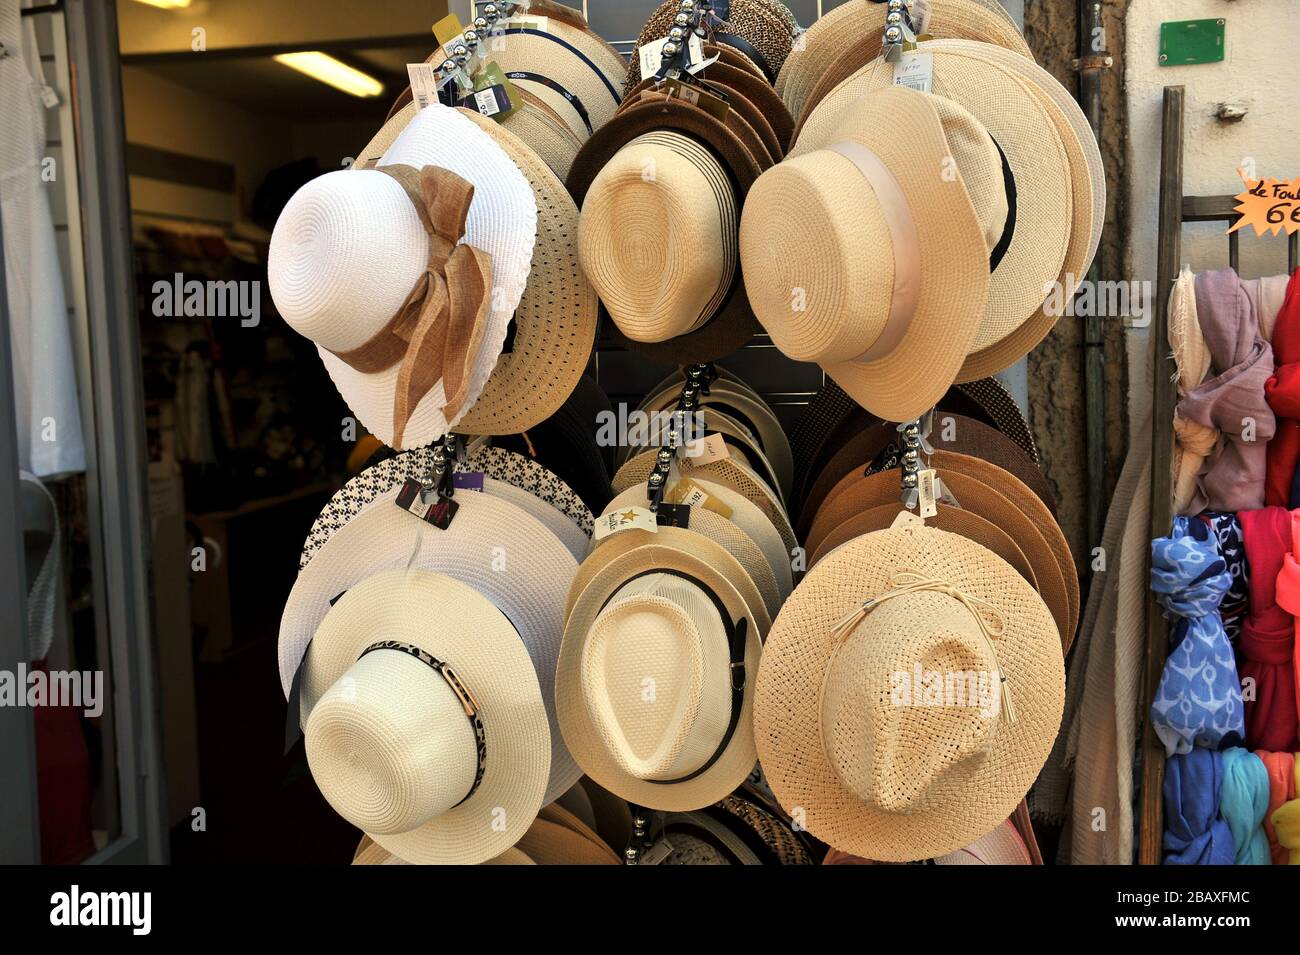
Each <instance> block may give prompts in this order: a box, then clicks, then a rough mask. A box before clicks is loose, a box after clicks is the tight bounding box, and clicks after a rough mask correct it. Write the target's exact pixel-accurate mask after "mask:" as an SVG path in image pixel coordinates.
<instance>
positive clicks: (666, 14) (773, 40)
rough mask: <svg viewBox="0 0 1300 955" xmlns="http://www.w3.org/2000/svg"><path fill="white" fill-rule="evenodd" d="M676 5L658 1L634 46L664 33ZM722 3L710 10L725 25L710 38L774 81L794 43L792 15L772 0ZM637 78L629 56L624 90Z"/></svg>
mask: <svg viewBox="0 0 1300 955" xmlns="http://www.w3.org/2000/svg"><path fill="white" fill-rule="evenodd" d="M680 6H681V5H680V3H678V0H665V2H664V3H662V4H660V5H659V6H658V7H657V8H656V9H655V11H654V12H653V13H652V14H650V17H649V19H647V20H646V22H645V26H643V27H642V28H641V35H640V36H639V37H637V41H636V46H637V48H638V49H639V48H640V47H642V46H644V45H645V44H647V43H649V42H650V41H652V40H659V39H662V38H663V37H666V36H668V31H669V30H671V29H672V27H673V18H674V17H675V16H676V15H677V13H678V11H679V10H680ZM723 6H724V5H723V4H721V3H714V4H713V7H714V13H715V14H716V15H717V16H718V17H720V18H721V19H722V20H725V21H726V27H725V28H720V29H719V30H718V31H717V32H715V33H714V34H713V36H712V40H713V42H714V43H715V44H725V45H726V46H729V47H731V48H732V49H734V50H736V51H738V52H739V53H741V54H742V55H743V56H744V57H745V58H746V59H747V60H749V61H750V62H751V63H753V64H754V65H755V66H757V67H758V68H759V70H760V71H761V72H762V74H763V76H764V77H765V78H766V79H767V81H768V82H769V83H772V82H775V80H776V77H777V75H778V74H779V73H780V72H781V67H782V66H783V65H784V64H785V60H786V57H788V56H789V55H790V48H791V46H792V45H793V43H794V34H795V30H796V29H797V27H798V24H797V23H796V22H795V20H794V17H793V15H791V14H790V12H789V10H785V11H783V12H778V10H777V5H776V4H774V3H770V2H765V0H730V2H729V3H728V4H726V9H723ZM782 6H784V5H782ZM639 82H641V62H640V60H639V59H638V58H637V57H636V56H633V57H632V60H631V62H630V63H629V64H628V70H627V83H626V84H625V86H624V90H625V91H626V90H631V89H632V87H634V86H636V85H637V84H638V83H639Z"/></svg>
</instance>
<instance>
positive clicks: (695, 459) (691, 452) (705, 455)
mask: <svg viewBox="0 0 1300 955" xmlns="http://www.w3.org/2000/svg"><path fill="white" fill-rule="evenodd" d="M684 450H685V452H686V457H688V458H689V459H690V461H691V464H692V465H693V466H695V467H701V466H703V465H705V464H712V463H713V462H714V461H721V460H723V459H724V458H729V457H731V452H730V451H729V450H727V442H726V440H725V439H724V438H723V437H722V435H720V434H711V435H709V436H708V437H707V438H700V439H699V440H697V441H691V442H690V443H688V444H686V445H685V447H684Z"/></svg>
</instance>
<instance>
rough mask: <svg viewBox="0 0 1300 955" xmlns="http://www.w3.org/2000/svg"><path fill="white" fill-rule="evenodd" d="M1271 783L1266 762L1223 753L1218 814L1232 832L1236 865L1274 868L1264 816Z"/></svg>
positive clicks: (1238, 751)
mask: <svg viewBox="0 0 1300 955" xmlns="http://www.w3.org/2000/svg"><path fill="white" fill-rule="evenodd" d="M1268 797H1269V781H1268V770H1267V769H1265V768H1264V761H1263V760H1262V759H1260V758H1259V757H1258V756H1256V755H1255V754H1254V753H1252V752H1251V751H1250V750H1248V749H1242V748H1241V747H1239V746H1234V747H1232V748H1231V749H1225V750H1224V751H1223V785H1222V787H1221V788H1220V790H1219V814H1220V815H1222V816H1223V819H1224V821H1225V822H1226V823H1227V824H1228V828H1229V829H1230V830H1231V831H1232V844H1233V846H1234V847H1235V848H1236V864H1237V865H1272V864H1273V859H1272V856H1271V855H1270V853H1269V844H1268V836H1267V835H1266V834H1265V833H1264V816H1265V815H1266V814H1267V813H1268Z"/></svg>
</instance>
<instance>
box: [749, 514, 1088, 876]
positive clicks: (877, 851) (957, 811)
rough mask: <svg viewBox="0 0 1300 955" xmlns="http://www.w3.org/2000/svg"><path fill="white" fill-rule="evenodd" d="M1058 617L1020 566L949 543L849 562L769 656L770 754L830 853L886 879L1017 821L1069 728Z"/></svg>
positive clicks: (805, 605) (783, 797)
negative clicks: (899, 868) (884, 870)
mask: <svg viewBox="0 0 1300 955" xmlns="http://www.w3.org/2000/svg"><path fill="white" fill-rule="evenodd" d="M1064 703H1065V663H1064V659H1063V655H1062V652H1061V643H1060V639H1059V637H1058V635H1057V632H1056V627H1055V625H1054V623H1053V621H1052V616H1051V614H1050V613H1049V612H1048V610H1047V607H1046V606H1045V605H1044V604H1043V601H1042V600H1041V599H1040V598H1039V596H1038V594H1037V593H1035V592H1034V589H1033V588H1032V587H1031V586H1030V585H1029V584H1028V583H1027V582H1026V581H1025V580H1024V578H1022V577H1021V576H1020V575H1019V574H1018V573H1017V572H1016V571H1015V570H1014V569H1013V568H1012V567H1011V565H1009V564H1008V563H1007V562H1006V561H1004V560H1002V559H1001V558H1000V557H997V556H996V555H994V554H993V553H991V552H990V551H988V550H986V549H985V548H983V547H981V546H980V545H979V544H976V543H974V542H972V541H968V540H966V539H965V538H962V537H959V536H957V535H956V534H950V533H948V532H946V531H941V530H937V529H935V528H931V527H906V528H899V529H894V530H884V531H876V532H874V533H871V534H866V535H864V536H862V537H859V538H857V539H855V540H853V541H850V542H849V543H847V544H844V545H843V546H841V547H839V548H838V549H836V550H835V551H833V552H832V553H830V554H829V555H827V556H826V557H825V558H823V559H822V561H821V562H820V563H818V564H817V566H816V567H814V568H812V570H810V571H809V572H808V575H807V576H806V577H805V578H804V580H803V581H802V583H800V585H799V586H798V587H797V588H795V592H794V594H792V595H791V597H790V599H789V600H788V601H786V604H785V606H784V607H783V608H782V609H781V614H780V616H779V617H778V618H777V620H776V623H775V624H774V625H773V627H772V631H771V633H770V634H769V636H768V640H767V644H766V646H765V647H764V650H763V661H762V664H761V666H760V668H759V674H758V688H757V691H756V695H755V702H754V736H755V741H756V744H757V748H758V756H759V761H760V762H761V763H762V766H763V769H764V771H765V773H766V774H767V780H768V783H769V784H770V785H771V787H772V791H773V792H774V793H775V794H776V797H777V799H778V800H779V801H780V803H781V805H782V806H783V807H785V808H786V809H787V811H789V812H791V813H793V812H794V811H795V809H796V807H797V808H798V809H799V810H800V811H801V812H802V814H803V824H804V826H805V828H806V829H807V830H808V832H810V833H811V834H812V835H814V836H816V837H817V838H818V839H821V840H822V841H823V842H826V843H827V844H829V845H831V846H833V847H834V848H836V849H841V850H843V851H845V852H851V853H853V854H855V855H860V856H864V857H866V858H868V859H878V860H881V861H885V862H908V861H912V860H915V859H927V858H932V857H934V856H941V855H943V854H944V853H947V852H951V851H953V850H954V849H959V848H961V847H962V846H965V845H969V844H970V843H972V842H974V841H975V840H976V839H978V838H979V837H980V836H982V835H984V834H985V833H987V832H989V831H990V830H992V829H993V828H994V827H995V826H997V825H998V824H999V823H1001V822H1002V821H1003V820H1005V819H1006V818H1007V817H1008V816H1009V815H1010V814H1011V813H1012V811H1013V810H1014V809H1015V808H1016V805H1017V804H1018V803H1019V802H1020V800H1021V799H1023V798H1024V795H1025V793H1026V792H1027V791H1028V790H1029V787H1030V786H1031V785H1032V784H1033V782H1034V779H1035V778H1036V777H1037V775H1038V771H1039V770H1040V769H1041V768H1042V766H1043V763H1044V761H1045V760H1046V759H1047V754H1048V752H1049V751H1050V750H1051V748H1052V743H1053V741H1054V740H1055V738H1056V733H1057V730H1058V728H1059V727H1060V722H1061V712H1062V709H1063V707H1064Z"/></svg>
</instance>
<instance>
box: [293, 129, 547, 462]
mask: <svg viewBox="0 0 1300 955" xmlns="http://www.w3.org/2000/svg"><path fill="white" fill-rule="evenodd" d="M536 232H537V203H536V201H535V200H534V198H533V194H532V190H531V189H529V187H528V182H527V180H526V179H525V178H524V177H523V175H522V174H521V173H520V172H519V169H518V168H517V166H516V165H515V163H514V162H513V161H512V160H511V157H510V156H508V155H507V154H506V153H505V151H504V150H502V149H501V148H500V147H499V146H497V145H496V143H494V142H493V140H492V138H491V137H490V136H487V135H486V134H484V133H483V132H482V131H481V130H480V129H479V128H478V127H477V126H476V125H475V124H474V123H473V122H472V121H471V120H470V119H469V118H468V117H467V115H466V114H464V113H460V112H457V111H456V110H453V109H449V108H447V107H444V106H438V105H433V106H430V107H428V108H427V109H425V110H423V111H422V113H421V115H420V116H418V117H415V118H413V119H412V120H411V122H410V124H409V125H408V126H407V128H406V129H404V130H403V131H402V133H401V134H399V135H398V136H397V138H396V139H395V140H394V142H393V145H392V146H391V147H390V148H389V149H388V151H387V152H386V153H385V154H384V157H383V159H382V160H381V161H380V163H379V164H378V165H377V166H376V168H374V169H367V170H360V171H358V170H344V171H339V172H333V173H326V174H325V175H323V176H320V177H318V178H316V179H313V180H312V181H311V182H309V183H307V184H306V185H305V186H303V187H302V188H301V189H299V190H298V191H297V192H296V193H295V194H294V195H293V197H292V198H291V199H290V200H289V202H288V204H287V205H286V206H285V208H284V210H283V212H281V214H280V218H279V220H278V221H277V222H276V226H275V230H274V232H273V233H272V236H271V246H270V253H269V257H268V261H267V274H268V284H269V285H270V289H271V294H272V296H273V297H274V299H275V303H276V308H277V309H278V311H279V312H280V314H281V315H282V316H283V317H284V319H285V321H286V322H288V324H289V325H290V327H292V328H293V329H294V330H295V331H296V332H298V333H299V334H301V335H303V336H304V337H306V338H309V339H311V340H312V341H313V342H315V343H316V346H317V350H318V351H319V353H320V356H321V360H322V361H323V362H324V363H325V367H326V369H327V370H328V371H329V374H330V377H331V378H332V379H333V380H334V383H335V385H336V386H337V387H338V389H339V393H340V394H341V395H342V396H343V399H344V401H346V402H347V404H348V407H349V408H350V409H351V410H352V412H353V413H354V414H355V415H356V416H357V418H358V419H359V420H360V421H361V422H362V423H363V424H364V425H365V426H366V428H367V430H369V431H370V432H371V433H372V434H374V435H375V436H376V437H378V438H379V439H380V440H382V441H383V442H384V443H385V444H388V445H390V446H393V447H396V448H406V447H419V446H421V445H425V444H429V443H430V442H432V441H434V440H436V439H437V438H439V437H441V436H442V435H443V434H445V433H446V432H447V431H448V430H449V429H450V428H451V427H453V426H455V425H456V424H457V423H458V422H459V421H460V420H461V419H462V417H463V416H464V415H465V413H466V412H467V411H468V410H469V408H470V407H471V406H472V405H473V403H474V401H475V399H477V398H478V396H479V395H480V394H481V393H482V391H483V388H484V386H485V385H486V384H487V379H488V376H489V375H490V374H491V373H492V369H493V367H494V366H495V364H496V360H497V357H498V356H499V355H500V353H501V348H502V345H503V344H504V342H505V337H506V330H507V326H508V325H509V322H510V316H511V314H512V313H513V312H514V310H515V307H516V306H517V305H518V304H519V300H520V297H521V296H522V294H523V291H524V285H525V283H526V281H527V279H528V273H529V270H530V267H531V260H532V257H533V244H534V241H533V240H534V236H535V235H536ZM462 238H463V239H464V243H463V248H462V246H461V245H460V244H459V243H460V240H461V239H462ZM431 270H434V271H431ZM430 276H435V278H436V280H434V279H430ZM448 283H452V288H453V289H454V291H455V296H454V298H453V299H451V301H452V302H453V305H454V307H452V308H450V309H449V307H448V306H447V305H446V304H445V303H446V301H447V299H445V298H444V297H442V296H444V295H445V292H443V291H439V290H443V289H445V288H446V287H447V284H448ZM439 306H440V307H439ZM453 312H454V314H453ZM413 336H414V338H413V340H414V342H415V344H409V343H408V341H407V339H409V338H412V337H413Z"/></svg>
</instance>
